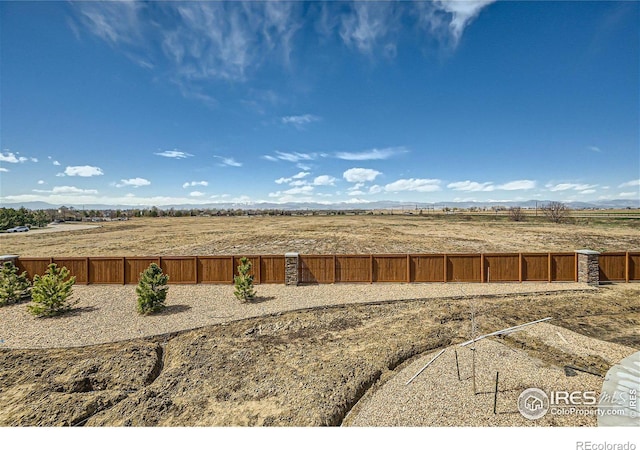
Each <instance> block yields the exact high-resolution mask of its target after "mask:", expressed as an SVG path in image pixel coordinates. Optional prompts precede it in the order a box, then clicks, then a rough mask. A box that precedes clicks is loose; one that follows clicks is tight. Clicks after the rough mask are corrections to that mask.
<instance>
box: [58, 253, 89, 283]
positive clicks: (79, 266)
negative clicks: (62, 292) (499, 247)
mask: <svg viewBox="0 0 640 450" xmlns="http://www.w3.org/2000/svg"><path fill="white" fill-rule="evenodd" d="M53 262H54V263H55V264H56V265H57V266H58V268H60V267H66V268H67V269H68V270H69V276H70V277H76V284H89V273H88V271H87V258H74V257H69V258H53Z"/></svg>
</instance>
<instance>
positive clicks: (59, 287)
mask: <svg viewBox="0 0 640 450" xmlns="http://www.w3.org/2000/svg"><path fill="white" fill-rule="evenodd" d="M65 280H66V281H65ZM75 282H76V277H69V270H68V269H67V268H66V267H61V268H59V267H58V266H57V265H56V264H49V268H48V269H47V271H46V272H45V274H44V275H43V276H40V275H36V276H35V277H33V288H32V289H31V301H32V303H31V304H29V305H27V309H28V311H29V312H30V313H31V314H33V315H34V316H38V317H50V316H57V315H58V314H63V313H65V312H67V311H69V310H70V309H71V308H72V307H73V305H75V304H76V303H78V302H77V301H75V302H71V303H70V302H69V297H70V296H71V293H72V292H71V288H72V287H73V285H74V284H75Z"/></svg>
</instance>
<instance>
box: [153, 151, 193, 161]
mask: <svg viewBox="0 0 640 450" xmlns="http://www.w3.org/2000/svg"><path fill="white" fill-rule="evenodd" d="M154 155H158V156H162V157H164V158H174V159H185V158H189V157H191V156H193V155H192V154H191V153H187V152H182V151H180V150H165V151H162V152H158V153H154Z"/></svg>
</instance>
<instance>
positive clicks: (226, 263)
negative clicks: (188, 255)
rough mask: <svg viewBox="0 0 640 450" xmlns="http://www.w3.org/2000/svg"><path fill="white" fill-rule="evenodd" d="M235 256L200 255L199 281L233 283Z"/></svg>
mask: <svg viewBox="0 0 640 450" xmlns="http://www.w3.org/2000/svg"><path fill="white" fill-rule="evenodd" d="M233 272H234V267H233V256H199V257H198V273H199V274H200V279H199V282H200V283H203V284H230V283H233Z"/></svg>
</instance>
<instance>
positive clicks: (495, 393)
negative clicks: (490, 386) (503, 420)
mask: <svg viewBox="0 0 640 450" xmlns="http://www.w3.org/2000/svg"><path fill="white" fill-rule="evenodd" d="M498 375H500V372H496V390H495V391H494V393H493V413H494V414H497V413H496V408H497V406H498Z"/></svg>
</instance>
